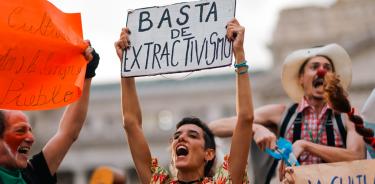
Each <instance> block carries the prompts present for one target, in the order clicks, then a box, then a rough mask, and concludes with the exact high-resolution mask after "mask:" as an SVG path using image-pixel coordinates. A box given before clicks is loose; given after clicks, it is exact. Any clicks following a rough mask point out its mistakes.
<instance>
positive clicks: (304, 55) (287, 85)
mask: <svg viewBox="0 0 375 184" xmlns="http://www.w3.org/2000/svg"><path fill="white" fill-rule="evenodd" d="M314 56H326V57H328V58H330V59H331V61H332V63H333V65H334V68H335V73H336V74H337V75H339V77H340V81H341V85H342V86H343V88H344V89H345V90H346V89H347V88H348V87H349V85H350V83H351V81H352V63H351V60H350V57H349V55H348V53H347V52H346V51H345V49H344V48H342V47H341V46H339V45H337V44H335V43H332V44H329V45H325V46H322V47H314V48H308V49H301V50H297V51H294V52H292V53H291V54H289V55H288V56H287V57H286V59H285V61H284V63H283V70H282V73H281V82H282V84H283V87H284V90H285V92H286V93H287V94H288V96H289V97H290V98H291V99H292V100H294V101H295V102H299V101H300V100H301V99H302V97H303V96H304V90H303V88H302V86H301V85H300V84H299V70H300V68H301V66H302V64H303V63H304V62H305V61H306V60H307V59H309V58H311V57H314Z"/></svg>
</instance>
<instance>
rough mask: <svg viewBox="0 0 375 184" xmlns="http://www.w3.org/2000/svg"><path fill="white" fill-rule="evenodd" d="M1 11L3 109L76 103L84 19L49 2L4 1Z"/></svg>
mask: <svg viewBox="0 0 375 184" xmlns="http://www.w3.org/2000/svg"><path fill="white" fill-rule="evenodd" d="M0 10H1V11H0V108H1V109H19V110H40V109H51V108H57V107H61V106H64V105H67V104H69V103H72V102H74V101H76V100H77V99H78V98H79V97H80V96H81V93H82V87H83V82H84V75H85V71H86V63H87V61H86V60H85V58H84V56H83V54H82V53H83V52H84V50H85V48H86V47H87V44H85V42H84V41H83V38H82V24H81V16H80V14H68V13H63V12H62V11H60V10H59V9H57V8H56V7H55V6H54V5H52V4H51V3H50V2H48V1H46V0H32V1H30V0H2V2H1V3H0Z"/></svg>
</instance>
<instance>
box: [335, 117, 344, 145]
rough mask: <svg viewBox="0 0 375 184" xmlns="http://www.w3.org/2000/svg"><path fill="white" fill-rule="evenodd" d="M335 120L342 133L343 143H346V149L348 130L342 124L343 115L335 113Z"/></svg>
mask: <svg viewBox="0 0 375 184" xmlns="http://www.w3.org/2000/svg"><path fill="white" fill-rule="evenodd" d="M335 120H336V124H337V127H338V128H339V131H340V135H341V139H342V142H343V143H344V147H345V148H346V128H345V126H344V123H343V122H342V118H341V114H339V113H335Z"/></svg>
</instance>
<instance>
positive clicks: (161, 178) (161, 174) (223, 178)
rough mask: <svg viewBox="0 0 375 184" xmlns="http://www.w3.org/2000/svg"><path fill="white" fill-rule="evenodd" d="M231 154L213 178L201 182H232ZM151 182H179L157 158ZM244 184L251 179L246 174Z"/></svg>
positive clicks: (167, 183) (164, 183) (172, 183)
mask: <svg viewBox="0 0 375 184" xmlns="http://www.w3.org/2000/svg"><path fill="white" fill-rule="evenodd" d="M228 160H229V156H228V155H225V157H224V162H223V164H222V165H221V166H220V167H219V168H218V169H217V171H216V173H215V176H214V177H212V178H208V177H206V178H204V179H203V181H202V182H201V184H231V183H232V181H231V179H230V176H229V171H228ZM151 172H152V176H151V181H150V184H178V180H177V179H176V178H172V177H171V175H170V174H169V172H168V171H167V170H166V169H164V168H162V167H160V166H159V165H158V161H157V159H155V158H154V159H152V166H151ZM242 183H243V184H249V180H248V178H247V176H246V175H245V177H244V179H243V182H242Z"/></svg>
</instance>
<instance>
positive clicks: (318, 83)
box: [312, 77, 324, 88]
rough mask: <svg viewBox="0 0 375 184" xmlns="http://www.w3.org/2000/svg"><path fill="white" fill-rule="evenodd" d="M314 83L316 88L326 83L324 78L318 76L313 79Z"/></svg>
mask: <svg viewBox="0 0 375 184" xmlns="http://www.w3.org/2000/svg"><path fill="white" fill-rule="evenodd" d="M312 84H313V86H314V88H318V87H319V86H322V85H323V84H324V78H322V77H318V78H316V79H314V80H313V83H312Z"/></svg>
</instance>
